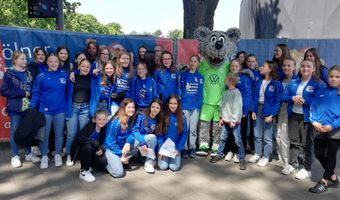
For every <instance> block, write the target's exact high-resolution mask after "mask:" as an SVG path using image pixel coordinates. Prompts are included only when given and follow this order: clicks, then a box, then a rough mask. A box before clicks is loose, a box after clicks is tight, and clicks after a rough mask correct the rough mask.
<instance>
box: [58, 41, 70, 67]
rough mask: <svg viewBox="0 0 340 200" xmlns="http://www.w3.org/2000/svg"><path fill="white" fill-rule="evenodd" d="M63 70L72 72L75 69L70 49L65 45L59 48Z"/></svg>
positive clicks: (59, 57)
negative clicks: (71, 60)
mask: <svg viewBox="0 0 340 200" xmlns="http://www.w3.org/2000/svg"><path fill="white" fill-rule="evenodd" d="M57 56H58V59H59V63H60V67H61V70H64V71H66V72H67V73H70V72H72V71H73V64H72V63H71V62H70V51H69V50H68V48H66V47H65V46H60V47H58V49H57Z"/></svg>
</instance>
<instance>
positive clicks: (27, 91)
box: [0, 51, 40, 168]
mask: <svg viewBox="0 0 340 200" xmlns="http://www.w3.org/2000/svg"><path fill="white" fill-rule="evenodd" d="M12 64H13V67H12V69H7V70H6V72H5V74H4V77H3V79H2V85H1V89H0V93H1V95H2V96H4V97H6V99H7V104H6V112H7V114H8V115H9V117H10V120H11V130H10V145H11V153H12V158H11V165H12V167H13V168H17V167H21V161H20V156H19V147H18V145H17V144H16V143H15V141H14V133H15V131H16V129H17V128H18V126H19V124H20V122H21V120H22V119H23V117H24V116H25V114H26V111H27V109H28V108H29V101H28V99H29V98H30V97H31V86H32V76H31V73H30V72H29V71H28V70H27V68H26V64H27V60H26V55H25V53H23V52H18V51H15V52H14V53H13V55H12ZM25 152H26V154H25V160H26V161H32V162H39V161H40V158H38V157H36V156H35V155H34V154H33V153H31V146H29V145H26V146H25Z"/></svg>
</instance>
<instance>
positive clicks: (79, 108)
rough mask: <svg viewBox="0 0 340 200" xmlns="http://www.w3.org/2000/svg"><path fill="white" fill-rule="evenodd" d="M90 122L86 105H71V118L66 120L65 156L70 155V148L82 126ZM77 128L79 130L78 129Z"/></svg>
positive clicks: (87, 105)
mask: <svg viewBox="0 0 340 200" xmlns="http://www.w3.org/2000/svg"><path fill="white" fill-rule="evenodd" d="M89 121H90V108H89V104H88V103H73V104H72V117H71V118H70V119H67V120H66V130H67V138H66V145H65V150H66V154H67V155H70V153H71V146H72V143H73V140H74V138H75V137H76V135H77V132H78V131H81V130H82V129H83V128H84V126H85V125H86V124H87V123H88V122H89ZM78 127H79V129H78Z"/></svg>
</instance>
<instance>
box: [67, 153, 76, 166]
mask: <svg viewBox="0 0 340 200" xmlns="http://www.w3.org/2000/svg"><path fill="white" fill-rule="evenodd" d="M73 165H74V163H73V160H71V156H70V155H68V156H67V158H66V166H67V167H72V166H73Z"/></svg>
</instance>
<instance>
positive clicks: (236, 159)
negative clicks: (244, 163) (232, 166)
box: [233, 153, 240, 163]
mask: <svg viewBox="0 0 340 200" xmlns="http://www.w3.org/2000/svg"><path fill="white" fill-rule="evenodd" d="M233 162H234V163H239V162H240V160H239V159H238V155H237V154H236V153H235V154H234V157H233Z"/></svg>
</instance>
